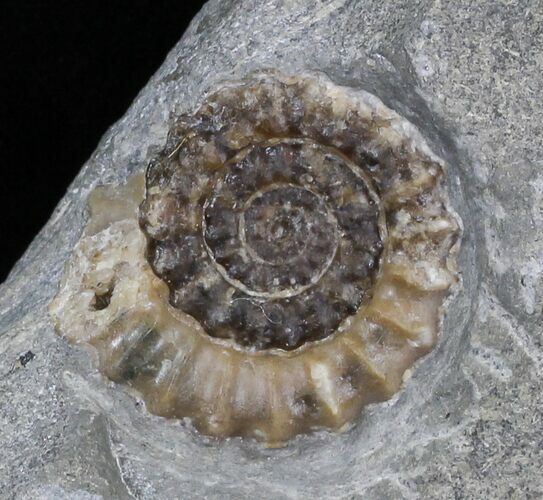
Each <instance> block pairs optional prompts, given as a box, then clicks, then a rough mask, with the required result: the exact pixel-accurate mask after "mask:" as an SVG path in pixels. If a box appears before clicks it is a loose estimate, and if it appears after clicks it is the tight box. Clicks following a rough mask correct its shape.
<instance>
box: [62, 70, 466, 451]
mask: <svg viewBox="0 0 543 500" xmlns="http://www.w3.org/2000/svg"><path fill="white" fill-rule="evenodd" d="M443 175H444V165H443V162H442V160H440V159H439V158H437V157H436V156H435V155H434V154H433V153H432V152H431V151H430V150H429V148H428V146H427V145H426V144H425V142H424V140H423V139H422V138H421V136H420V134H419V133H418V132H417V131H416V129H415V128H414V127H413V126H412V125H410V124H409V123H408V122H407V121H406V120H404V119H402V118H401V117H400V116H399V115H397V114H396V113H394V112H393V111H391V110H390V109H388V108H386V107H385V106H384V105H383V104H382V103H381V102H380V101H379V100H378V99H377V98H376V97H374V96H372V95H370V94H367V93H364V92H360V91H359V92H353V91H351V90H350V89H348V88H345V87H340V86H337V85H335V84H333V83H332V82H330V81H329V80H328V79H327V78H325V77H324V76H323V75H318V74H315V75H288V76H287V75H283V74H281V73H278V72H276V71H274V72H272V71H267V72H260V73H257V74H253V75H250V76H249V77H247V78H246V79H244V80H242V81H239V82H231V83H224V84H221V85H219V86H218V88H217V89H215V90H213V91H212V92H210V93H209V95H208V96H207V98H206V99H205V101H204V102H203V104H202V105H201V107H200V108H199V109H198V110H197V111H196V112H195V113H193V114H189V115H183V116H181V117H178V118H177V119H176V121H175V123H174V125H173V127H172V129H171V130H170V134H169V138H168V142H167V145H166V147H165V149H164V151H163V152H162V153H161V154H160V155H159V156H158V157H157V158H156V159H155V160H153V161H152V162H151V164H150V166H149V168H148V170H147V174H146V185H145V193H144V192H143V186H142V180H141V178H134V179H132V181H131V183H130V184H129V185H128V186H124V187H120V188H115V187H109V188H99V189H98V190H97V191H96V192H95V194H94V195H93V197H92V199H91V217H90V221H89V225H88V226H87V230H86V232H85V234H84V235H83V237H82V239H81V240H80V241H79V243H78V244H77V246H76V249H75V251H74V255H73V256H72V259H71V260H70V263H69V264H68V268H67V270H66V276H65V278H64V280H63V282H62V284H61V289H60V292H59V294H58V296H57V297H56V299H55V301H54V302H53V304H52V306H51V312H52V314H53V317H54V318H55V321H56V323H57V325H58V328H59V332H60V333H61V334H62V335H63V336H64V337H66V338H68V339H70V340H71V341H73V342H78V343H82V342H83V343H86V344H90V345H92V346H93V347H95V348H96V350H97V352H98V355H99V362H100V369H101V371H102V372H103V373H104V374H106V375H107V376H108V377H109V378H110V379H112V380H114V381H116V382H119V383H124V384H128V385H129V386H131V387H133V388H135V389H137V391H138V392H139V393H140V394H141V395H142V396H143V398H144V400H145V402H146V405H147V408H148V409H149V410H150V411H151V412H152V413H156V414H158V415H162V416H167V417H190V419H191V421H192V422H193V424H194V425H195V426H196V428H197V429H199V430H200V431H201V432H203V433H205V434H209V435H213V436H219V437H225V436H232V435H240V436H253V437H256V438H258V439H260V440H263V441H265V442H266V443H268V444H269V445H277V444H280V443H284V442H286V441H287V440H288V439H290V438H292V437H293V436H295V435H296V434H299V433H305V432H308V431H310V430H313V429H318V428H330V429H343V428H345V426H346V425H348V424H350V423H351V422H353V421H355V420H356V418H357V416H358V415H359V414H360V412H361V410H362V408H363V407H364V406H365V405H367V404H368V403H372V402H377V401H383V400H385V399H388V398H390V397H391V396H392V395H393V394H394V393H395V392H396V391H397V390H398V388H399V387H400V384H401V382H402V376H403V374H404V372H405V370H406V369H407V368H409V367H410V366H411V365H412V364H413V362H414V361H415V360H416V359H418V358H419V357H420V356H422V355H423V354H425V353H427V352H428V351H429V350H430V349H432V347H433V346H434V345H435V343H436V341H437V338H438V334H439V326H440V318H441V312H442V310H441V306H442V304H443V299H444V298H445V296H446V295H447V293H448V291H449V289H450V287H451V286H452V285H453V284H454V283H455V282H456V281H457V277H456V268H455V255H456V251H457V248H458V244H459V238H458V237H459V222H458V218H457V216H456V215H455V214H454V213H453V212H452V210H451V209H450V208H449V206H448V205H449V204H448V198H447V195H446V192H445V189H444V186H443ZM140 204H141V206H140V208H139V214H138V216H136V214H137V213H138V205H140ZM138 219H139V223H138Z"/></svg>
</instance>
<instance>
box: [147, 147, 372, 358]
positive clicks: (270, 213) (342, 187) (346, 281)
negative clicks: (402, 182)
mask: <svg viewBox="0 0 543 500" xmlns="http://www.w3.org/2000/svg"><path fill="white" fill-rule="evenodd" d="M206 182H207V186H208V187H207V191H206V192H205V194H204V195H203V196H201V197H200V201H199V202H198V204H196V205H195V206H194V207H193V208H192V210H193V211H194V212H195V213H200V214H201V222H200V225H199V227H192V228H187V227H185V226H183V227H181V228H180V230H179V231H177V232H176V234H175V235H172V237H171V238H168V239H166V240H164V241H159V242H158V246H159V248H161V249H162V250H159V253H156V252H155V253H154V254H151V263H152V264H154V269H155V273H156V274H157V275H158V276H159V277H161V278H163V279H164V280H165V281H166V282H167V283H168V285H169V287H170V291H171V303H172V305H174V306H175V307H176V308H178V309H181V310H183V311H184V312H186V313H188V314H190V315H192V316H193V317H194V318H196V319H197V320H198V321H199V322H200V323H201V324H202V325H203V326H204V328H205V330H206V332H207V333H208V334H209V335H211V336H216V337H225V338H231V339H234V340H235V341H236V342H238V343H239V344H241V345H244V346H247V347H251V348H256V349H266V348H270V347H278V348H282V349H293V348H296V347H299V346H300V345H302V344H303V343H305V342H307V341H312V340H318V339H322V338H325V337H327V336H328V335H330V334H331V333H333V332H334V331H335V330H336V329H337V327H338V325H339V324H340V322H341V321H342V320H344V319H345V318H346V317H347V316H349V315H351V314H353V313H354V312H356V310H357V309H358V307H359V306H360V305H361V303H362V302H363V300H364V297H365V296H366V294H367V293H368V291H369V289H370V287H371V284H372V282H373V278H374V274H375V269H376V267H377V266H376V264H377V262H378V259H379V255H380V252H381V248H382V242H381V236H380V229H379V206H378V205H379V203H378V199H377V197H376V195H375V194H374V192H373V191H372V188H371V186H370V185H369V182H368V181H367V180H366V179H365V178H364V175H363V173H362V172H361V171H360V170H359V168H358V167H357V166H356V165H354V164H352V163H351V162H350V161H349V160H347V159H345V158H344V157H343V156H342V155H341V154H340V153H339V152H337V151H335V150H334V149H333V148H330V147H325V146H321V145H319V144H317V143H314V142H311V141H307V140H299V139H275V140H272V141H268V142H264V143H262V144H256V145H251V146H248V147H246V148H244V149H243V150H241V151H240V152H239V153H238V154H237V155H236V156H234V157H233V158H232V159H230V160H229V161H227V162H226V163H225V164H224V165H223V167H222V168H221V169H220V170H219V171H218V173H216V174H215V175H210V176H209V178H208V179H206ZM180 203H182V200H181V201H180ZM172 245H177V246H178V248H177V249H176V250H175V251H174V253H175V257H174V258H175V259H177V261H176V262H174V261H173V258H172V262H171V264H169V266H170V267H172V266H175V268H176V272H174V273H172V272H170V268H168V269H164V268H163V267H160V266H158V265H157V263H159V264H160V263H161V262H160V259H162V261H163V260H164V255H165V252H168V251H170V250H169V249H170V248H171V246H172ZM156 256H158V258H156ZM153 257H155V261H153ZM164 271H166V272H164Z"/></svg>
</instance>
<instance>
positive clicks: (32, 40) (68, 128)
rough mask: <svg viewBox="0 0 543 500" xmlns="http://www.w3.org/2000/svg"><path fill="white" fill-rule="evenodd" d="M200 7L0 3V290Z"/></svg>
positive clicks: (177, 1) (68, 0) (179, 1)
mask: <svg viewBox="0 0 543 500" xmlns="http://www.w3.org/2000/svg"><path fill="white" fill-rule="evenodd" d="M203 4H204V2H203V1H188V0H168V1H166V0H163V1H161V0H147V1H136V0H126V1H125V0H122V1H121V0H115V1H112V0H110V1H103V2H102V1H96V0H86V1H76V0H55V1H30V0H14V1H11V0H8V1H6V0H0V165H1V166H0V172H1V181H0V196H1V204H0V207H1V210H2V211H1V214H0V283H1V282H2V281H4V279H5V278H6V276H7V274H8V272H9V270H10V269H11V267H12V266H13V264H14V263H15V262H16V261H17V259H18V258H19V257H20V256H21V255H22V253H23V252H24V251H25V249H26V247H27V246H28V245H29V244H30V242H31V240H32V238H33V237H34V236H35V235H36V234H37V232H38V231H39V230H40V229H41V227H42V226H43V225H44V224H45V222H46V221H47V219H48V218H49V216H50V215H51V212H52V211H53V209H54V207H55V205H56V204H57V203H58V201H59V200H60V199H61V198H62V196H63V195H64V192H65V191H66V188H67V187H68V185H69V184H70V182H71V181H72V180H73V178H74V177H75V175H76V174H77V172H78V171H79V169H80V168H81V166H82V165H83V163H84V162H85V160H87V159H88V158H89V156H90V155H91V153H92V152H93V151H94V149H95V147H96V145H97V143H98V140H99V139H100V137H101V136H102V134H103V133H104V132H105V131H106V129H107V128H108V127H109V126H110V125H112V124H113V122H114V121H116V120H117V119H119V118H120V117H121V116H122V115H123V114H124V112H125V111H126V109H127V108H128V106H129V105H130V103H131V102H132V100H133V99H134V97H135V96H136V94H137V93H138V91H139V90H140V89H141V88H142V87H143V86H144V85H145V83H146V82H147V80H148V79H149V78H150V77H151V75H152V74H153V73H154V72H155V71H156V69H158V67H159V66H160V64H161V63H162V61H163V60H164V58H165V56H166V54H167V53H168V51H169V50H170V49H171V48H172V47H173V45H174V44H175V43H176V42H177V41H178V40H179V38H180V37H181V35H182V34H183V32H184V31H185V29H186V27H187V26H188V24H189V22H190V20H191V19H192V18H193V17H194V15H195V14H196V13H197V12H198V10H199V9H200V8H201V7H202V5H203Z"/></svg>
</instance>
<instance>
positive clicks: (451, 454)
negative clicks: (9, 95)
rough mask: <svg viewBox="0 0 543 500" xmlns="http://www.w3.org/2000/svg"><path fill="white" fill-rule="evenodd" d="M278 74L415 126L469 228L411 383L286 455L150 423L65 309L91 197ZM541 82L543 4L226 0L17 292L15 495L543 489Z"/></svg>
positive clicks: (0, 365)
mask: <svg viewBox="0 0 543 500" xmlns="http://www.w3.org/2000/svg"><path fill="white" fill-rule="evenodd" d="M23 63H24V62H23ZM270 67H271V68H277V69H280V70H282V71H284V72H292V73H296V72H297V71H301V70H303V71H323V72H325V73H326V74H327V75H328V76H329V77H330V78H331V79H332V80H333V81H335V82H336V83H338V84H342V85H348V86H351V87H354V88H360V89H364V90H367V91H369V92H372V93H374V94H376V95H377V96H379V97H380V98H381V99H382V100H383V101H384V102H385V104H386V105H387V106H389V107H390V108H392V109H394V110H395V111H397V112H398V113H400V114H401V115H403V116H404V117H406V118H407V119H409V120H410V121H412V122H413V123H414V124H416V125H417V126H418V127H419V128H420V130H421V131H422V133H423V135H424V136H425V137H426V138H427V140H428V141H429V142H430V143H431V145H432V147H433V149H434V150H435V152H436V153H437V154H438V155H440V156H442V157H443V158H445V159H446V160H447V162H448V164H449V173H448V178H449V189H450V192H451V198H452V203H453V206H454V208H455V209H456V210H457V212H458V213H459V214H460V216H461V217H462V219H463V221H464V240H463V247H462V251H461V255H460V266H461V270H462V279H463V285H462V289H461V290H460V292H459V293H458V294H457V295H456V297H455V298H454V299H453V300H452V301H451V304H450V306H449V308H448V312H447V315H446V319H445V324H444V332H443V335H442V338H441V341H440V344H439V346H438V348H437V349H436V350H435V351H433V352H432V353H431V354H430V355H429V356H427V357H426V358H424V359H423V360H422V361H421V362H420V363H418V364H417V366H416V367H415V370H414V372H413V376H412V378H411V379H410V380H409V382H408V383H407V384H406V387H405V389H403V390H402V391H401V392H400V393H399V394H398V395H397V396H396V397H395V398H394V399H393V400H391V401H389V402H387V403H384V404H379V405H373V406H371V407H369V408H368V409H367V411H366V412H365V414H364V415H363V416H362V417H361V419H360V422H359V423H358V425H357V426H356V427H355V428H354V429H352V430H351V431H349V432H347V433H345V434H332V433H327V432H320V433H316V434H314V435H311V436H302V437H299V438H297V439H296V440H294V441H293V442H292V443H291V444H290V445H289V446H287V447H285V448H281V449H276V450H274V449H265V448H263V447H262V446H261V445H258V444H256V443H254V442H252V441H243V440H240V439H232V440H229V441H225V442H222V443H217V442H214V441H212V440H209V439H206V438H202V437H201V436H198V435H197V434H196V433H195V432H193V431H191V429H190V426H188V425H187V423H183V422H178V421H168V420H164V419H162V418H160V417H155V416H153V415H149V414H148V413H147V412H146V410H145V409H144V408H143V406H142V404H141V402H140V401H138V399H137V398H135V397H134V396H133V395H131V394H129V393H128V392H127V391H126V390H124V389H122V388H121V387H118V386H115V385H114V384H112V383H110V382H107V381H106V380H105V379H104V378H103V377H102V376H100V375H99V374H98V372H97V369H96V363H95V362H94V361H93V359H92V356H91V355H89V353H88V352H87V351H85V350H84V349H83V348H76V347H73V346H70V345H69V344H68V343H67V342H66V341H64V340H63V339H61V338H60V337H58V336H57V335H55V333H54V331H53V327H52V324H51V321H50V319H49V317H48V314H47V306H48V304H49V302H50V300H51V299H52V297H53V296H54V295H55V293H56V291H57V287H58V283H59V279H60V276H61V274H62V269H63V265H64V263H65V261H66V259H67V258H68V256H69V254H70V250H71V249H72V248H73V246H74V244H75V242H76V241H77V240H78V238H79V236H80V234H81V231H82V228H83V226H84V223H85V220H86V199H87V196H88V194H89V192H90V191H91V190H92V189H93V188H94V187H95V186H97V185H98V184H104V183H111V182H113V183H118V182H123V181H124V180H125V179H126V178H127V176H128V175H129V174H131V173H134V172H138V171H141V170H142V169H143V168H145V166H146V164H147V162H148V161H149V159H150V158H151V157H152V156H153V155H154V154H155V153H156V152H157V151H159V150H160V149H161V147H162V146H163V144H164V141H165V136H166V132H167V130H168V128H169V125H170V124H171V121H172V117H173V116H175V115H176V114H179V113H181V112H186V111H190V110H191V109H193V108H194V107H195V106H196V104H197V103H198V101H199V100H200V98H201V97H202V95H203V93H204V92H205V91H206V90H207V89H208V88H209V87H211V86H213V85H214V84H215V83H217V82H220V81H222V80H224V79H236V78H241V77H243V76H244V75H245V74H247V73H248V72H249V71H252V70H255V69H259V68H270ZM542 74H543V3H542V2H541V1H538V0H533V1H530V0H526V1H514V0H513V1H495V0H480V1H477V2H475V1H469V0H458V1H456V2H443V1H440V0H382V1H380V2H369V1H362V0H318V1H317V0H211V1H210V2H208V3H207V4H206V6H205V7H204V8H203V9H202V11H201V12H200V13H199V14H198V15H197V16H196V17H195V19H194V20H193V22H192V24H191V26H190V27H189V29H188V30H187V32H186V33H185V35H184V36H183V38H182V39H181V41H180V42H179V43H178V44H177V45H176V46H175V47H174V49H173V50H172V51H171V53H170V54H169V56H168V58H167V59H166V61H165V63H164V64H163V66H162V67H161V69H160V70H159V71H158V72H157V74H156V75H155V76H154V77H153V78H152V79H151V81H150V82H149V83H148V85H147V86H146V87H145V88H144V89H143V90H142V92H141V94H140V95H139V96H138V98H137V99H136V100H135V102H134V103H133V105H132V106H131V108H130V109H129V110H128V112H127V113H126V115H125V116H124V118H122V119H121V120H120V121H119V122H118V123H116V124H115V125H114V126H113V127H112V128H111V129H110V130H109V131H108V132H107V133H106V135H105V136H104V138H103V139H102V141H101V142H100V144H99V146H98V148H97V150H96V152H95V153H94V154H93V156H92V158H91V159H90V160H89V161H88V162H87V163H86V164H85V165H84V167H83V169H82V170H81V172H80V174H79V175H78V176H77V178H76V179H75V181H74V182H73V184H72V185H71V187H70V189H69V191H68V193H67V194H66V196H65V197H64V198H63V199H62V201H61V202H60V204H59V205H58V207H57V209H56V210H55V212H54V213H53V215H52V217H51V219H50V221H49V222H48V223H47V225H46V226H45V227H44V229H43V230H42V231H41V232H40V234H39V235H38V236H37V237H36V239H35V240H34V242H33V243H32V245H31V246H30V248H29V249H28V251H27V252H26V254H25V255H24V256H23V258H22V259H21V260H20V261H19V262H18V264H17V265H16V266H15V268H14V269H13V271H12V273H11V274H10V276H9V278H8V279H7V281H6V282H5V283H4V284H3V285H2V287H1V288H0V335H1V338H0V447H1V452H0V498H16V499H19V498H42V499H45V498H54V499H62V498H76V499H99V498H107V499H109V498H121V499H123V498H144V499H148V498H202V497H205V498H338V499H356V498H364V499H388V498H390V499H398V498H407V499H410V498H440V499H444V498H457V499H460V498H518V499H524V498H541V497H542V496H543V478H542V475H541V470H542V468H543V441H542V439H543V437H542V436H543V433H542V431H543V401H542V399H543V396H542V394H543V383H542V381H541V375H542V372H543V349H542V342H543V328H542V322H543V311H542V303H541V300H540V297H541V294H542V291H543V278H542V269H541V267H542V264H541V263H542V259H543V240H542V235H543V170H542V169H543V160H542V158H541V150H542V146H543V133H542V127H543V100H542V99H541V93H542V91H543V77H542ZM82 133H84V131H82ZM59 147H62V144H59ZM29 182H31V180H29ZM3 238H4V241H5V242H7V243H8V244H9V235H3ZM29 351H31V352H32V354H34V357H33V356H32V355H31V354H28V355H26V356H25V354H26V353H28V352H29Z"/></svg>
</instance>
